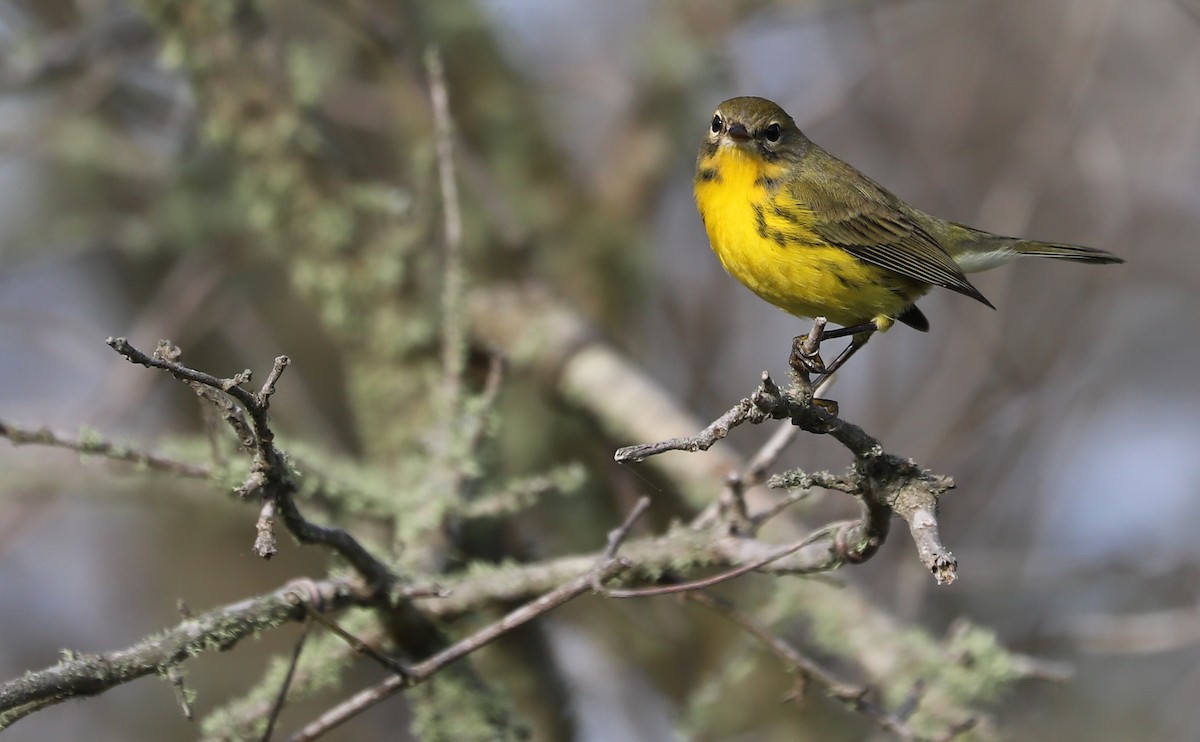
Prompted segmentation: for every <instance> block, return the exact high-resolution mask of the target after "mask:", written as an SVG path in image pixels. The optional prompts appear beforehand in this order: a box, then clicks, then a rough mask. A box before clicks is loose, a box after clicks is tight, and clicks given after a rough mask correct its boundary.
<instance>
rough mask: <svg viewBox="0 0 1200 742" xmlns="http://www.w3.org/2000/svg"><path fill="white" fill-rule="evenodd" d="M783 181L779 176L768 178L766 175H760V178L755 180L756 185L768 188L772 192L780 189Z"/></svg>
mask: <svg viewBox="0 0 1200 742" xmlns="http://www.w3.org/2000/svg"><path fill="white" fill-rule="evenodd" d="M782 183H783V181H782V180H780V179H779V178H768V177H767V176H765V175H763V176H760V177H759V179H758V180H756V181H754V185H756V186H758V187H759V188H766V189H767V191H768V192H770V193H775V191H777V190H779V186H780V185H781V184H782ZM777 213H778V212H777Z"/></svg>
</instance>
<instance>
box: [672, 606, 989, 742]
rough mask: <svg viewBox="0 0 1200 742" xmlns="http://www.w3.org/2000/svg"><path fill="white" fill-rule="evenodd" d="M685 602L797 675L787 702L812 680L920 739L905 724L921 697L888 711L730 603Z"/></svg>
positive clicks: (952, 729)
mask: <svg viewBox="0 0 1200 742" xmlns="http://www.w3.org/2000/svg"><path fill="white" fill-rule="evenodd" d="M687 597H688V600H691V601H692V602H694V603H696V604H698V605H701V606H704V607H705V608H707V609H708V610H710V611H713V612H714V613H717V614H718V615H721V616H723V617H725V618H726V619H728V620H729V621H732V622H733V623H734V624H736V625H738V626H739V627H741V629H742V630H744V631H745V632H746V633H747V634H749V635H750V636H753V637H754V638H755V639H757V640H758V641H759V642H760V643H762V645H763V646H765V647H766V648H767V649H769V650H770V651H771V652H772V653H773V654H774V655H775V656H777V657H778V658H779V659H780V660H782V661H783V663H784V664H785V665H786V666H787V667H788V669H789V670H790V671H791V672H794V673H796V674H797V683H796V691H795V693H794V694H793V697H792V698H791V699H789V700H795V701H802V700H803V699H804V695H805V692H806V690H807V681H812V682H815V683H817V684H818V685H820V686H821V687H822V688H824V689H825V691H826V692H827V693H829V695H830V696H832V697H834V698H836V699H837V700H839V701H841V702H842V703H844V704H845V705H846V706H847V707H848V708H849V709H851V710H852V711H855V712H857V713H859V714H862V715H863V716H865V717H866V718H867V719H869V720H870V721H871V723H873V724H874V725H875V726H877V727H879V728H880V729H882V730H884V731H886V732H891V733H892V734H894V735H895V736H896V737H897V738H899V739H902V740H922V739H926V737H924V736H922V735H920V734H919V733H918V732H917V731H916V730H914V729H913V728H912V727H910V726H909V725H908V723H907V720H908V717H910V716H912V713H913V712H914V711H915V710H916V704H917V703H919V701H920V694H919V693H918V694H913V699H912V702H910V703H906V704H905V706H907V708H901V709H900V710H899V711H898V712H895V713H892V712H888V711H887V710H886V709H884V708H882V707H880V706H878V705H877V704H875V703H872V702H870V701H868V700H867V695H868V694H869V693H870V692H871V689H870V688H868V687H866V686H862V685H855V684H852V683H847V682H844V681H842V680H839V679H838V678H837V677H836V676H835V675H834V674H833V673H832V672H831V671H829V670H827V669H826V668H824V667H822V666H821V665H820V664H818V663H817V662H815V661H814V660H812V659H811V658H809V657H808V656H806V655H805V654H804V653H803V652H801V651H800V650H799V649H797V648H796V647H795V646H793V645H792V644H791V643H790V642H788V641H787V640H785V639H784V638H783V637H780V636H778V635H776V634H775V633H773V632H771V631H770V630H769V629H767V628H766V627H765V626H762V625H761V624H759V623H758V622H757V621H755V620H754V617H753V616H751V615H750V614H748V613H745V612H743V611H740V610H738V609H737V608H736V607H735V606H734V605H733V604H732V603H729V602H728V601H725V600H722V599H720V598H717V597H714V596H712V595H710V594H709V593H706V592H703V591H696V592H691V593H688V595H687ZM975 724H976V720H975V719H974V718H972V717H968V718H966V719H964V720H962V721H960V722H957V723H954V724H951V725H950V726H949V728H948V729H947V730H946V731H945V732H944V733H943V734H942V735H940V736H939V737H938V738H937V739H939V740H950V739H953V738H954V737H957V736H958V735H960V734H963V733H964V732H967V731H968V730H970V729H971V728H972V727H974V726H975Z"/></svg>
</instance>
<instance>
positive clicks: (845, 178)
mask: <svg viewBox="0 0 1200 742" xmlns="http://www.w3.org/2000/svg"><path fill="white" fill-rule="evenodd" d="M821 155H824V157H825V158H828V160H827V161H826V162H827V166H825V167H822V168H820V170H821V172H822V173H823V175H824V177H822V178H811V179H805V181H804V192H803V193H797V194H794V195H796V196H797V198H798V200H800V201H802V202H807V203H806V205H807V206H808V208H810V209H811V210H812V212H813V214H814V215H815V216H816V223H815V224H814V225H813V230H814V231H815V232H816V233H817V234H818V235H819V236H820V237H821V238H823V239H824V240H826V241H827V242H829V243H830V244H832V245H835V246H837V247H840V248H842V249H843V250H845V251H846V252H848V253H850V254H851V255H853V256H854V257H856V258H858V259H859V260H862V261H864V262H867V263H871V264H873V265H878V266H880V267H882V268H887V269H888V270H890V271H895V272H896V273H899V274H900V275H902V276H906V277H908V278H912V279H915V280H917V281H924V282H925V283H931V284H934V285H935V286H942V287H945V288H948V289H951V290H952V291H957V292H959V293H960V294H965V295H966V296H969V297H971V298H972V299H976V300H978V301H981V302H983V303H984V304H986V305H988V306H989V307H990V306H992V303H991V302H989V301H988V300H987V299H986V298H985V297H984V296H983V294H981V293H979V289H977V288H975V287H974V286H972V285H971V282H970V281H968V280H967V277H966V276H965V275H963V272H962V270H961V269H960V268H959V267H958V264H957V263H955V262H954V259H953V258H951V257H950V255H949V253H947V252H946V250H945V249H943V248H942V246H941V245H939V244H938V241H937V240H936V239H934V237H933V236H932V235H930V234H929V232H928V231H926V230H925V228H924V227H922V226H921V225H920V224H919V223H918V222H917V221H916V220H915V219H914V218H913V217H912V216H911V215H909V214H908V213H906V211H905V209H903V208H902V207H901V202H900V200H899V199H898V198H896V197H895V196H893V195H892V194H891V193H889V192H888V191H886V190H884V189H883V188H882V187H881V186H879V185H877V184H876V183H874V182H873V181H871V180H870V179H868V178H867V177H866V176H864V175H861V174H860V173H858V172H857V171H855V170H853V169H852V168H851V167H850V166H849V165H846V164H845V163H843V162H842V161H841V160H838V159H836V158H834V157H833V156H832V155H829V154H827V153H824V152H822V153H821ZM812 164H815V163H812ZM812 164H810V163H806V165H807V166H809V167H811V166H812ZM831 176H832V177H831Z"/></svg>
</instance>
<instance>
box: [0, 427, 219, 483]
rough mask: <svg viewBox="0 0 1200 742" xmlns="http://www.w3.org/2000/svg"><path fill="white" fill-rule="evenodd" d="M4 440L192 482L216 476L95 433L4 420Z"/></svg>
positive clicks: (1, 430)
mask: <svg viewBox="0 0 1200 742" xmlns="http://www.w3.org/2000/svg"><path fill="white" fill-rule="evenodd" d="M0 437H3V438H7V439H8V440H9V442H10V443H12V444H13V445H14V446H28V445H39V446H51V447H54V448H66V449H69V450H71V451H78V452H79V453H81V454H87V455H89V456H101V457H103V458H106V459H112V460H113V461H124V462H127V463H130V464H135V465H137V466H144V467H146V468H147V469H153V470H155V471H164V472H168V473H171V474H175V475H177V476H180V477H187V478H189V479H208V478H210V477H211V476H212V469H211V468H209V467H207V466H200V465H198V464H192V463H190V462H187V461H179V460H177V459H172V458H170V457H167V456H163V455H161V454H156V453H151V452H149V451H143V450H141V449H138V448H135V447H133V446H129V445H123V444H119V443H113V442H112V441H108V440H105V439H104V438H103V437H102V436H100V435H99V434H96V433H91V432H85V433H83V434H82V435H80V436H79V437H77V438H73V437H71V436H68V435H63V434H61V433H55V432H54V431H52V430H50V429H49V428H46V427H41V428H25V427H21V426H19V425H15V424H13V423H9V422H5V421H4V420H0Z"/></svg>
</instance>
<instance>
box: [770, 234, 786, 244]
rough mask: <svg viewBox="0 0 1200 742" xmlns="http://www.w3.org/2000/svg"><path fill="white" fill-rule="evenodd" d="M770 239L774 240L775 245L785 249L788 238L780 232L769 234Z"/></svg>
mask: <svg viewBox="0 0 1200 742" xmlns="http://www.w3.org/2000/svg"><path fill="white" fill-rule="evenodd" d="M771 239H773V240H775V244H776V245H779V246H780V247H787V243H788V237H787V235H786V234H784V233H783V231H782V230H776V231H774V232H772V233H771Z"/></svg>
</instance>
